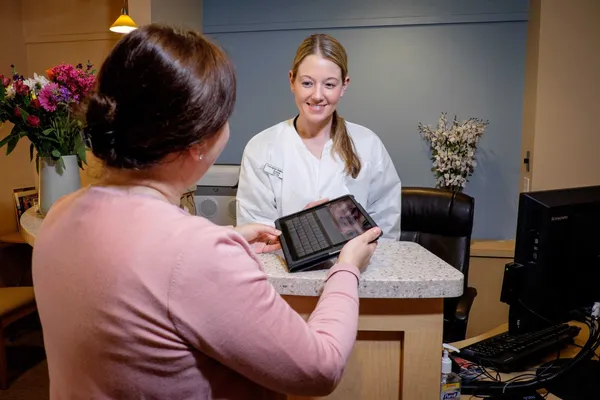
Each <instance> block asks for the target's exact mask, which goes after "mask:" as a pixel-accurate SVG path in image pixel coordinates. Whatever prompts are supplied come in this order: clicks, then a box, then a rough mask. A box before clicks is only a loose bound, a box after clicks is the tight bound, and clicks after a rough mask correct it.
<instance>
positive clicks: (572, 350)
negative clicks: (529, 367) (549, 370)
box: [452, 321, 600, 400]
mask: <svg viewBox="0 0 600 400" xmlns="http://www.w3.org/2000/svg"><path fill="white" fill-rule="evenodd" d="M569 324H570V325H575V326H578V327H580V328H581V332H580V333H579V335H578V336H577V337H576V338H575V344H576V345H579V346H583V345H584V344H585V342H586V341H587V340H588V337H589V331H588V328H587V326H586V325H585V324H583V323H581V322H577V321H572V322H569ZM507 330H508V324H502V325H500V326H499V327H497V328H495V329H492V330H491V331H489V332H486V333H484V334H481V335H479V336H475V337H472V338H470V339H466V340H462V341H460V342H455V343H452V345H453V346H454V347H456V348H458V349H461V348H463V347H466V346H468V345H470V344H473V343H476V342H479V341H481V340H483V339H487V338H489V337H491V336H494V335H497V334H499V333H502V332H506V331H507ZM579 350H580V348H579V347H577V346H573V345H569V346H566V347H564V348H563V349H561V351H560V357H561V358H571V357H575V356H576V355H577V353H579ZM597 354H599V355H600V349H598V350H597ZM555 359H556V352H553V353H552V354H549V355H548V356H547V357H546V358H544V359H543V360H542V362H541V363H540V364H543V363H544V362H547V361H552V360H555ZM523 373H524V371H521V372H512V373H510V374H500V377H501V378H502V381H506V380H508V379H511V378H514V377H515V376H517V375H521V374H523ZM540 393H545V391H544V390H543V389H542V390H540ZM471 398H472V396H471V395H470V394H464V395H462V396H461V400H467V399H471ZM473 398H475V397H473ZM546 399H547V400H560V398H558V397H556V396H555V395H553V394H548V396H547V397H546Z"/></svg>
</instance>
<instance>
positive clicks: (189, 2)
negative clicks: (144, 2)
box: [152, 0, 202, 32]
mask: <svg viewBox="0 0 600 400" xmlns="http://www.w3.org/2000/svg"><path fill="white" fill-rule="evenodd" d="M152 22H162V23H168V24H172V25H177V26H182V27H186V28H189V29H195V30H197V31H199V32H202V0H169V1H165V0H152Z"/></svg>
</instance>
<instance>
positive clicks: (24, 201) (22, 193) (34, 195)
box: [13, 186, 38, 231]
mask: <svg viewBox="0 0 600 400" xmlns="http://www.w3.org/2000/svg"><path fill="white" fill-rule="evenodd" d="M13 199H14V202H15V215H16V217H17V230H18V231H21V224H20V220H21V216H22V215H23V214H24V213H25V211H27V210H29V209H30V208H31V207H34V206H37V204H38V191H37V189H36V188H35V186H26V187H18V188H14V189H13Z"/></svg>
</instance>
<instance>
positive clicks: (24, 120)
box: [19, 107, 29, 122]
mask: <svg viewBox="0 0 600 400" xmlns="http://www.w3.org/2000/svg"><path fill="white" fill-rule="evenodd" d="M19 111H21V118H23V122H27V117H29V113H28V112H27V111H25V110H23V109H22V108H21V107H19Z"/></svg>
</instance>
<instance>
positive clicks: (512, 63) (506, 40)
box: [203, 0, 527, 239]
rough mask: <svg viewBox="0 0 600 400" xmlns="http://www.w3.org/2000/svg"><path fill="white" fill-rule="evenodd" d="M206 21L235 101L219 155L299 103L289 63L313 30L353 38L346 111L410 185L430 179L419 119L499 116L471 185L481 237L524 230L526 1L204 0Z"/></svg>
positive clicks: (233, 151)
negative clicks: (225, 61)
mask: <svg viewBox="0 0 600 400" xmlns="http://www.w3.org/2000/svg"><path fill="white" fill-rule="evenodd" d="M204 6H205V7H204V21H203V26H204V32H205V33H207V34H209V35H210V36H211V37H213V38H214V39H215V40H216V41H217V42H218V43H219V44H221V45H222V46H223V47H224V48H225V50H226V51H227V52H228V53H229V54H230V55H231V57H232V58H233V60H234V62H235V65H236V69H237V73H238V83H239V86H238V102H237V105H236V109H235V111H234V114H233V116H232V118H231V121H230V123H231V139H230V142H229V145H228V146H227V148H226V149H225V151H224V153H223V154H222V156H221V157H220V159H219V160H218V162H221V163H239V161H240V158H241V153H242V151H243V148H244V146H245V144H246V143H247V141H248V140H249V139H250V138H251V137H252V136H253V135H254V134H256V133H258V132H260V131H261V130H263V129H265V128H267V127H269V126H271V125H273V124H275V123H277V122H279V121H281V120H284V119H287V118H290V117H293V116H294V115H295V114H296V112H297V110H296V108H295V105H294V101H293V98H292V95H291V94H290V92H289V85H288V81H287V74H288V71H289V67H290V64H291V62H292V59H293V56H294V53H295V50H296V47H297V46H298V44H299V43H300V42H301V41H302V39H304V38H305V37H306V36H308V35H309V34H310V33H313V32H316V31H320V32H326V33H329V34H332V35H333V36H335V37H336V38H338V39H339V40H340V41H341V42H342V43H343V44H344V46H345V47H346V50H347V52H348V55H349V59H350V76H351V84H350V87H349V90H348V92H347V93H346V96H344V99H343V101H342V103H341V104H340V112H341V114H342V115H344V116H345V117H346V118H347V119H348V120H350V121H352V122H356V123H359V124H361V125H365V126H367V127H369V128H371V129H372V130H374V131H375V132H376V133H377V134H379V135H380V137H381V138H382V140H383V142H384V144H385V145H386V147H387V149H388V151H389V152H390V154H391V156H392V158H393V160H394V164H395V166H396V169H397V170H398V173H399V174H400V176H401V179H402V181H403V184H404V185H405V186H413V185H416V186H432V185H433V184H434V178H433V175H432V173H431V171H430V167H431V165H430V161H429V151H428V148H427V147H426V145H425V143H424V142H423V140H422V139H421V138H420V137H419V135H418V133H417V125H418V123H419V122H423V123H425V124H429V125H432V124H436V123H437V119H438V117H439V114H440V113H441V112H442V111H446V112H448V113H449V115H454V114H458V116H459V117H460V118H463V119H466V118H468V117H470V116H476V117H480V118H484V119H489V120H490V122H491V123H490V126H489V128H488V130H487V131H486V133H485V135H484V137H483V139H482V141H481V148H480V149H479V151H478V158H479V167H478V168H477V169H476V172H475V175H474V176H473V177H472V179H471V182H470V183H468V185H467V188H466V190H465V192H466V193H468V194H470V195H472V196H474V197H475V198H476V204H477V206H476V215H475V230H474V237H475V238H487V239H506V238H512V237H513V236H514V232H515V224H516V207H517V195H518V189H519V186H518V180H519V166H520V143H521V120H522V118H521V114H522V109H523V102H522V97H523V90H524V89H523V84H524V83H523V81H524V63H525V38H526V36H525V35H526V26H527V23H526V20H527V2H526V1H525V0H522V1H503V2H492V1H467V0H454V1H452V2H447V1H441V0H435V1H434V0H428V1H419V2H411V1H397V2H389V1H384V0H378V1H372V2H368V3H367V2H364V1H359V0H352V1H344V2H341V1H329V2H319V3H317V2H302V3H298V2H293V1H275V0H269V1H262V2H260V3H256V2H253V3H252V4H249V2H243V1H240V0H218V1H217V0H206V1H205V2H204Z"/></svg>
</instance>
